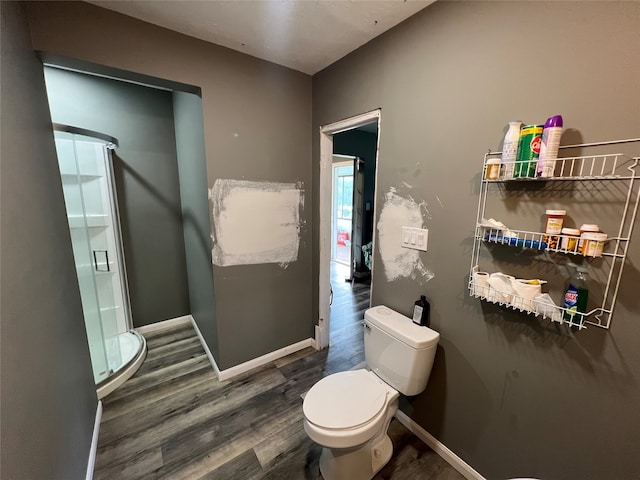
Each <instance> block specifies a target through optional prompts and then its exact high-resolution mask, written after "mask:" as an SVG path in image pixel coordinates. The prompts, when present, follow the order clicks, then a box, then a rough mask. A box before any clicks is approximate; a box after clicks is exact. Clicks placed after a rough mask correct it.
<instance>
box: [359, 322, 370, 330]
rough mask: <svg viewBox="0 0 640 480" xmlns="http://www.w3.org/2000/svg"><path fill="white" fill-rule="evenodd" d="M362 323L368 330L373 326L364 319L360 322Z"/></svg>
mask: <svg viewBox="0 0 640 480" xmlns="http://www.w3.org/2000/svg"><path fill="white" fill-rule="evenodd" d="M360 325H362V326H363V327H364V328H366V329H367V330H371V327H370V326H369V325H367V323H366V322H365V321H364V320H363V321H361V322H360Z"/></svg>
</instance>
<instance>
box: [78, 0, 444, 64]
mask: <svg viewBox="0 0 640 480" xmlns="http://www.w3.org/2000/svg"><path fill="white" fill-rule="evenodd" d="M434 1H435V0H409V1H407V0H356V1H347V0H235V1H234V0H208V1H191V0H180V1H178V0H168V1H167V0H162V1H160V0H151V1H149V0H142V1H139V0H131V1H117V0H116V1H113V0H110V1H105V0H90V3H93V4H95V5H98V6H101V7H104V8H108V9H110V10H114V11H116V12H120V13H123V14H125V15H129V16H131V17H135V18H138V19H140V20H144V21H146V22H149V23H153V24H155V25H159V26H161V27H165V28H168V29H170V30H174V31H176V32H180V33H183V34H185V35H189V36H191V37H196V38H199V39H201V40H206V41H207V42H211V43H216V44H218V45H223V46H225V47H228V48H231V49H233V50H237V51H239V52H242V53H246V54H248V55H252V56H254V57H258V58H262V59H264V60H268V61H270V62H273V63H277V64H279V65H283V66H285V67H289V68H292V69H294V70H298V71H300V72H304V73H307V74H310V75H313V74H314V73H316V72H318V71H320V70H322V69H323V68H325V67H327V66H329V65H331V64H332V63H334V62H335V61H336V60H339V59H340V58H342V57H344V56H345V55H347V54H348V53H350V52H352V51H353V50H355V49H357V48H358V47H360V46H362V45H364V44H365V43H367V42H368V41H369V40H371V39H373V38H375V37H377V36H378V35H380V34H381V33H383V32H385V31H387V30H389V29H390V28H392V27H394V26H395V25H397V24H398V23H400V22H402V21H403V20H405V19H406V18H408V17H410V16H411V15H413V14H415V13H416V12H418V11H420V10H422V9H423V8H424V7H426V6H427V5H429V4H431V3H433V2H434Z"/></svg>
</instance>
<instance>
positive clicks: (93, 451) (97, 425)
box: [86, 400, 102, 480]
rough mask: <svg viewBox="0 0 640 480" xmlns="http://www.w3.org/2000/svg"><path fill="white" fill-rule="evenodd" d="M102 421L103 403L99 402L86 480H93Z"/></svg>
mask: <svg viewBox="0 0 640 480" xmlns="http://www.w3.org/2000/svg"><path fill="white" fill-rule="evenodd" d="M101 420H102V402H101V401H100V400H98V408H97V409H96V420H95V422H94V424H93V436H92V437H91V449H90V450H89V462H88V464H87V475H86V480H92V479H93V470H94V469H95V466H96V453H97V452H98V435H99V434H100V421H101Z"/></svg>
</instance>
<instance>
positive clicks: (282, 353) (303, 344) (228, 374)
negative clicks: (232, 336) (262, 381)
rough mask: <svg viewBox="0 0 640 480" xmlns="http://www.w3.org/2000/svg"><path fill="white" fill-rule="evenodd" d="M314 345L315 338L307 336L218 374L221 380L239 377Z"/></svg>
mask: <svg viewBox="0 0 640 480" xmlns="http://www.w3.org/2000/svg"><path fill="white" fill-rule="evenodd" d="M313 346H314V341H313V339H311V338H307V339H305V340H302V341H300V342H298V343H294V344H293V345H288V346H286V347H284V348H281V349H279V350H276V351H274V352H271V353H267V354H265V355H262V356H261V357H258V358H254V359H253V360H249V361H248V362H244V363H241V364H240V365H236V366H235V367H231V368H227V369H226V370H222V371H220V373H219V374H218V379H219V380H220V381H221V382H223V381H225V380H229V379H230V378H233V377H237V376H238V375H241V374H243V373H245V372H248V371H249V370H253V369H254V368H258V367H261V366H262V365H265V364H267V363H269V362H273V361H275V360H278V359H279V358H282V357H286V356H287V355H290V354H292V353H295V352H297V351H298V350H302V349H303V348H307V347H313Z"/></svg>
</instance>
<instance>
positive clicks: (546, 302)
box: [533, 293, 562, 322]
mask: <svg viewBox="0 0 640 480" xmlns="http://www.w3.org/2000/svg"><path fill="white" fill-rule="evenodd" d="M533 304H534V305H535V311H536V313H539V314H540V315H544V316H545V317H547V318H550V319H551V320H552V321H554V322H561V321H562V314H561V310H560V309H558V306H557V305H556V303H555V302H554V301H553V299H552V298H551V295H549V294H548V293H542V294H540V295H538V296H537V297H535V298H534V299H533Z"/></svg>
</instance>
